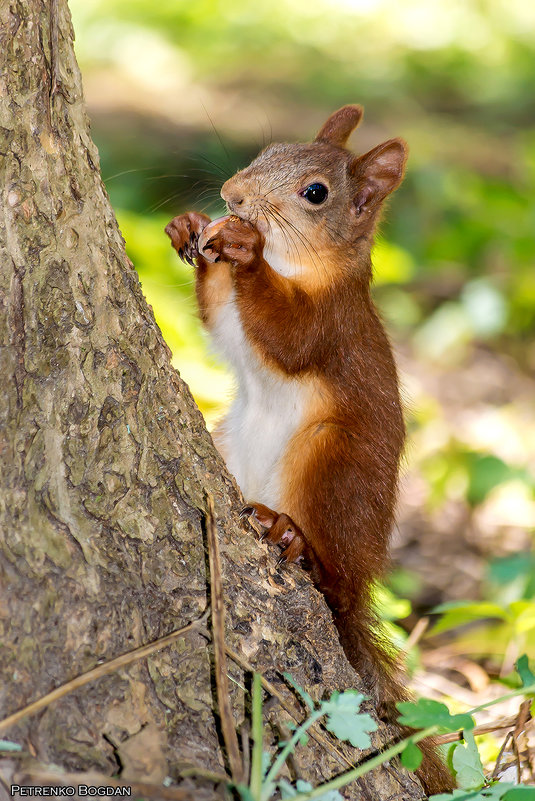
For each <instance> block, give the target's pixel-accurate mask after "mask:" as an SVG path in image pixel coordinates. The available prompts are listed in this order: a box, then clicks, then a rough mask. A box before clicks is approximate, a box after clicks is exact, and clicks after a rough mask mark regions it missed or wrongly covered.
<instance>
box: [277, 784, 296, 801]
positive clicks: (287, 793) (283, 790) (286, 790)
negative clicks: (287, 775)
mask: <svg viewBox="0 0 535 801" xmlns="http://www.w3.org/2000/svg"><path fill="white" fill-rule="evenodd" d="M279 790H280V794H281V798H282V801H287V799H288V798H295V796H296V795H297V790H296V789H295V787H292V785H291V784H290V782H287V781H286V779H281V780H280V782H279Z"/></svg>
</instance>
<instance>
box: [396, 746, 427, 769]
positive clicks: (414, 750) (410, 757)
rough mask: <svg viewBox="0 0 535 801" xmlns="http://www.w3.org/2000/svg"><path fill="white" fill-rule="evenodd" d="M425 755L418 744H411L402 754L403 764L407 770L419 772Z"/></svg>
mask: <svg viewBox="0 0 535 801" xmlns="http://www.w3.org/2000/svg"><path fill="white" fill-rule="evenodd" d="M423 758H424V755H423V754H422V752H421V750H420V749H419V748H418V746H417V745H416V743H413V742H409V744H408V745H407V747H406V748H405V750H404V751H403V752H402V754H401V764H402V765H403V767H404V768H407V770H418V768H419V767H420V765H421V764H422V759H423Z"/></svg>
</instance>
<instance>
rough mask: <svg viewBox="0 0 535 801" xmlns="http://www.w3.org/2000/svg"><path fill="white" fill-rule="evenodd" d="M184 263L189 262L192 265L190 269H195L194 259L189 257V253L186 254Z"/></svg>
mask: <svg viewBox="0 0 535 801" xmlns="http://www.w3.org/2000/svg"><path fill="white" fill-rule="evenodd" d="M184 261H187V263H188V264H189V265H190V267H195V262H194V261H193V259H192V258H191V256H190V255H189V253H185V254H184Z"/></svg>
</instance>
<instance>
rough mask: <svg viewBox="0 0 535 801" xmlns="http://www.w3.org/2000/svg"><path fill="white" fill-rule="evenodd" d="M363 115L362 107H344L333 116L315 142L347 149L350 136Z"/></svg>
mask: <svg viewBox="0 0 535 801" xmlns="http://www.w3.org/2000/svg"><path fill="white" fill-rule="evenodd" d="M363 114H364V109H363V108H362V106H357V105H354V106H342V108H339V109H338V111H335V112H334V114H331V116H330V117H329V119H328V120H327V122H325V123H324V125H323V126H322V128H321V130H320V132H319V133H318V135H317V136H316V139H315V140H314V141H315V142H328V143H329V144H330V145H336V146H337V147H345V144H346V142H347V140H348V139H349V135H350V134H351V133H352V132H353V131H354V130H355V128H356V127H357V125H358V124H359V122H360V121H361V119H362V115H363Z"/></svg>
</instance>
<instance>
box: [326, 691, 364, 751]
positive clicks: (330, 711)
mask: <svg viewBox="0 0 535 801" xmlns="http://www.w3.org/2000/svg"><path fill="white" fill-rule="evenodd" d="M365 697H366V696H364V695H362V694H361V693H357V692H356V691H355V690H346V691H345V692H343V693H339V692H335V693H333V694H332V696H331V698H330V700H329V701H322V703H321V710H322V712H323V713H324V714H325V715H327V721H326V723H325V726H326V728H327V729H328V731H330V732H332V733H333V734H334V735H335V736H336V737H338V739H339V740H348V741H349V742H350V743H351V745H353V746H355V748H363V749H364V748H369V747H370V745H371V740H370V738H369V736H368V734H369V732H372V731H376V729H377V723H376V722H375V721H374V720H373V718H372V717H371V716H370V715H368V714H367V713H365V712H359V709H360V705H361V703H362V701H363V700H364V698H365Z"/></svg>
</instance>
